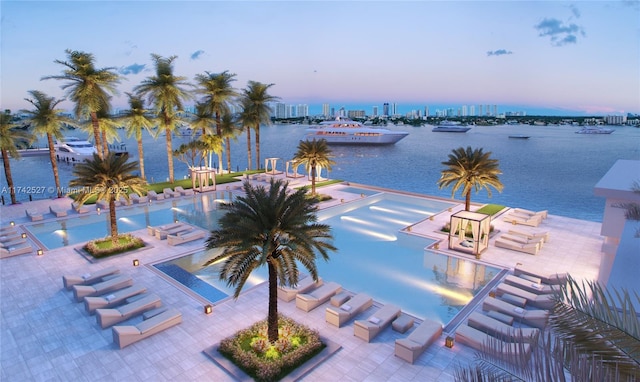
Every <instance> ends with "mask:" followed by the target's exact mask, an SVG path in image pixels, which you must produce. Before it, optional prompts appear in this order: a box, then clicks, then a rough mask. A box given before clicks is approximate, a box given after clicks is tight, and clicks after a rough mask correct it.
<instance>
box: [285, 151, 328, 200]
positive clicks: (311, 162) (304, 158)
mask: <svg viewBox="0 0 640 382" xmlns="http://www.w3.org/2000/svg"><path fill="white" fill-rule="evenodd" d="M332 157H333V155H332V152H331V149H330V148H329V146H328V145H327V141H326V140H324V139H320V140H316V139H313V140H312V141H310V140H306V141H300V143H299V144H298V151H297V152H296V154H295V155H294V157H293V160H294V161H295V162H296V163H301V164H304V168H305V170H306V172H307V173H309V174H311V195H315V194H316V177H317V175H318V174H317V172H318V167H323V168H326V169H327V170H331V166H332V165H334V164H336V162H334V161H333V159H331V158H332Z"/></svg>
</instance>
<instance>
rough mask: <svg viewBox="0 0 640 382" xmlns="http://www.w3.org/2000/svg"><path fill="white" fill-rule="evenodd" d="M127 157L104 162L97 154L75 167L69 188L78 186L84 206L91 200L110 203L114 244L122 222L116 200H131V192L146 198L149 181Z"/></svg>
mask: <svg viewBox="0 0 640 382" xmlns="http://www.w3.org/2000/svg"><path fill="white" fill-rule="evenodd" d="M128 159H129V157H128V156H127V155H120V156H118V155H115V154H114V153H108V154H107V155H106V156H105V157H104V159H103V158H100V157H99V156H98V155H97V154H93V158H92V159H89V160H86V161H85V162H83V163H79V164H77V165H76V166H75V167H74V168H73V175H74V176H75V178H74V179H72V180H71V181H70V182H69V186H71V187H78V188H79V190H80V191H79V192H78V194H77V197H76V202H77V203H78V204H79V205H82V204H84V203H85V202H86V201H88V200H89V199H90V198H91V197H93V196H95V197H96V199H97V200H104V201H106V202H108V203H109V227H110V234H111V241H112V242H113V244H114V245H116V243H117V242H118V221H117V220H116V200H118V199H120V198H124V199H125V200H127V201H128V200H129V193H131V192H135V193H136V194H138V195H142V193H143V192H144V191H145V189H146V188H145V186H146V184H147V182H145V181H144V180H143V179H141V178H140V177H138V176H137V175H134V172H135V171H136V170H137V168H138V165H137V163H135V162H128Z"/></svg>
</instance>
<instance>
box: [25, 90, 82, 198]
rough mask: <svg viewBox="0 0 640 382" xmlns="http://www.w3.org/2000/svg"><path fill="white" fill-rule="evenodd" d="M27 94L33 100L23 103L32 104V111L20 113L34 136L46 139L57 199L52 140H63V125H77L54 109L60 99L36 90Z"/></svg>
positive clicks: (58, 178) (58, 177)
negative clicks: (32, 130) (27, 120)
mask: <svg viewBox="0 0 640 382" xmlns="http://www.w3.org/2000/svg"><path fill="white" fill-rule="evenodd" d="M29 94H31V96H32V97H33V99H31V98H25V101H27V102H29V103H30V104H32V105H33V106H34V109H33V110H21V111H20V112H21V113H24V114H27V115H28V116H29V117H28V119H29V121H30V122H31V126H33V128H34V132H35V134H36V135H44V136H46V137H47V144H48V145H49V160H50V161H51V168H52V169H53V179H54V181H55V184H56V190H57V194H58V197H59V198H61V197H62V188H61V187H60V176H59V175H58V162H57V161H56V152H55V147H54V141H53V138H54V137H55V138H56V139H61V138H63V135H62V129H63V128H64V126H65V125H69V126H77V124H76V122H75V121H73V120H71V119H70V118H67V117H65V116H64V115H63V114H62V113H63V110H61V109H56V107H57V106H58V104H59V103H60V102H62V101H63V100H62V99H59V100H56V99H55V98H53V97H49V96H47V95H46V94H45V93H43V92H41V91H38V90H30V91H29Z"/></svg>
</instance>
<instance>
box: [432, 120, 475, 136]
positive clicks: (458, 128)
mask: <svg viewBox="0 0 640 382" xmlns="http://www.w3.org/2000/svg"><path fill="white" fill-rule="evenodd" d="M469 130H471V128H470V127H468V126H462V125H460V123H458V122H453V121H446V120H445V121H442V122H440V124H438V126H436V127H434V128H433V129H431V131H434V132H444V133H466V132H467V131H469Z"/></svg>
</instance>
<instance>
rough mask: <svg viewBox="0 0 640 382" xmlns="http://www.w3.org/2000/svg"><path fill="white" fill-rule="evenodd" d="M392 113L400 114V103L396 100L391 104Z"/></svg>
mask: <svg viewBox="0 0 640 382" xmlns="http://www.w3.org/2000/svg"><path fill="white" fill-rule="evenodd" d="M391 115H398V104H397V103H395V102H394V103H392V104H391Z"/></svg>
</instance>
